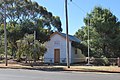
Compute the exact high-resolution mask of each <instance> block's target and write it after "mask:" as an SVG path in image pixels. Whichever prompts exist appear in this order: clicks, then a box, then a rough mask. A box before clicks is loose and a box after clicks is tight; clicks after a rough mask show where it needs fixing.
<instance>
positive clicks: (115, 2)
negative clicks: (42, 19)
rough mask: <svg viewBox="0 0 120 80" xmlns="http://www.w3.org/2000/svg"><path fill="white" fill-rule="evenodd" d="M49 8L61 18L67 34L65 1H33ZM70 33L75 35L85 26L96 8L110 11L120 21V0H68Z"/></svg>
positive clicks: (64, 31)
mask: <svg viewBox="0 0 120 80" xmlns="http://www.w3.org/2000/svg"><path fill="white" fill-rule="evenodd" d="M33 1H36V2H38V4H39V5H41V6H44V7H46V8H47V10H48V11H50V12H52V13H53V15H54V16H59V17H60V19H61V22H62V28H63V31H62V32H63V33H66V24H65V8H64V2H65V0H33ZM67 4H68V19H69V22H68V23H69V24H68V33H69V34H71V35H74V34H75V32H76V31H78V29H80V28H81V27H82V26H84V25H85V24H84V22H83V19H84V18H85V17H86V14H87V13H90V12H91V11H92V10H93V9H94V7H95V6H101V7H103V8H107V9H109V10H110V11H111V12H112V13H113V14H114V15H116V17H117V18H118V20H120V7H119V6H120V0H72V2H70V0H68V3H67Z"/></svg>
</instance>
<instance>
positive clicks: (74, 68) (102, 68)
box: [0, 63, 120, 73]
mask: <svg viewBox="0 0 120 80" xmlns="http://www.w3.org/2000/svg"><path fill="white" fill-rule="evenodd" d="M0 68H13V69H41V68H42V69H47V70H49V69H50V70H51V69H52V70H53V69H54V70H57V69H61V70H67V71H84V72H114V73H115V72H116V73H120V67H118V66H70V68H67V66H54V65H52V66H23V65H21V64H8V66H5V64H3V63H2V64H0Z"/></svg>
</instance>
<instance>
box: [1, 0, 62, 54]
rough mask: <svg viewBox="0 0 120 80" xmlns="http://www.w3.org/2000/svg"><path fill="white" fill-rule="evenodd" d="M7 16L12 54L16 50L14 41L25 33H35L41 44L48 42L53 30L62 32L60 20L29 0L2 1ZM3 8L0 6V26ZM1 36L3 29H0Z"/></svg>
mask: <svg viewBox="0 0 120 80" xmlns="http://www.w3.org/2000/svg"><path fill="white" fill-rule="evenodd" d="M4 2H5V4H6V14H7V17H6V18H7V32H8V34H7V37H8V42H9V43H10V44H12V50H13V52H12V54H13V53H14V52H15V51H14V50H17V48H18V47H17V43H16V41H17V40H19V39H22V38H23V37H24V35H25V34H26V33H28V34H33V32H34V31H36V32H37V35H36V37H37V40H39V41H40V42H41V43H44V42H45V41H48V40H49V37H48V36H49V35H50V34H51V33H52V32H53V29H54V30H57V31H60V32H61V31H62V28H61V20H60V18H59V17H58V16H53V14H52V13H51V12H49V11H48V10H47V9H46V8H45V7H43V6H41V5H39V4H38V3H37V2H33V1H31V0H4ZM3 10H4V6H3V5H2V4H0V25H1V26H2V25H3V17H4V13H3ZM0 32H1V34H2V33H3V28H2V27H1V28H0Z"/></svg>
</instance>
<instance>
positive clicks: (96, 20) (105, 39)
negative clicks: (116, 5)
mask: <svg viewBox="0 0 120 80" xmlns="http://www.w3.org/2000/svg"><path fill="white" fill-rule="evenodd" d="M84 22H85V24H86V26H84V27H82V28H81V29H79V30H78V31H77V32H76V34H75V35H76V36H78V38H79V39H81V40H82V41H83V42H84V41H85V42H86V43H84V44H85V45H86V44H87V40H88V38H87V36H88V33H87V30H88V27H89V29H90V50H92V53H93V55H92V56H95V57H101V56H105V57H108V58H110V57H118V56H120V54H119V53H120V44H119V42H120V22H119V21H118V18H117V17H116V16H115V15H114V14H113V13H112V12H111V11H110V10H108V9H106V8H102V7H95V8H94V9H93V10H92V11H91V12H90V13H88V14H87V16H86V17H85V18H84ZM86 46H87V45H86Z"/></svg>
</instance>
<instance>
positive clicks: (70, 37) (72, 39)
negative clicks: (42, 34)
mask: <svg viewBox="0 0 120 80" xmlns="http://www.w3.org/2000/svg"><path fill="white" fill-rule="evenodd" d="M55 34H58V35H60V36H62V37H64V38H65V39H66V34H65V33H61V32H54V33H53V34H52V35H51V36H50V37H52V36H53V35H55ZM68 38H69V40H70V41H74V42H78V43H80V42H81V41H80V40H79V39H78V38H77V37H75V36H72V35H68Z"/></svg>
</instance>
